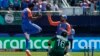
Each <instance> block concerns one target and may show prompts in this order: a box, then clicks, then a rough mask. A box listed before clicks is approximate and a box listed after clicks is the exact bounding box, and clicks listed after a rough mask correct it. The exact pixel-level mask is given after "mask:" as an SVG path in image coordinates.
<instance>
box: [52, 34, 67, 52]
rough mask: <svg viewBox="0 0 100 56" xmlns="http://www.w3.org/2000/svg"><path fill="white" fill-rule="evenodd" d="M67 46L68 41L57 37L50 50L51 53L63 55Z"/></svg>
mask: <svg viewBox="0 0 100 56" xmlns="http://www.w3.org/2000/svg"><path fill="white" fill-rule="evenodd" d="M67 44H68V41H67V39H66V38H63V37H62V36H59V35H58V36H57V37H56V39H55V44H54V47H53V48H52V49H53V51H55V52H57V53H62V54H63V53H64V49H65V46H66V45H67Z"/></svg>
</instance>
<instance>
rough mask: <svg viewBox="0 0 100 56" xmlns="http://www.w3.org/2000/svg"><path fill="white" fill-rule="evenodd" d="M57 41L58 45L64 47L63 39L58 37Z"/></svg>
mask: <svg viewBox="0 0 100 56" xmlns="http://www.w3.org/2000/svg"><path fill="white" fill-rule="evenodd" d="M57 41H58V46H60V47H62V48H64V47H65V41H62V40H60V39H58V40H57Z"/></svg>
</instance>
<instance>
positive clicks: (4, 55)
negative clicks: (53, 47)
mask: <svg viewBox="0 0 100 56" xmlns="http://www.w3.org/2000/svg"><path fill="white" fill-rule="evenodd" d="M0 56H26V55H25V52H0ZM32 56H47V52H32ZM70 56H84V53H83V52H72V53H70ZM94 56H100V52H95V53H94Z"/></svg>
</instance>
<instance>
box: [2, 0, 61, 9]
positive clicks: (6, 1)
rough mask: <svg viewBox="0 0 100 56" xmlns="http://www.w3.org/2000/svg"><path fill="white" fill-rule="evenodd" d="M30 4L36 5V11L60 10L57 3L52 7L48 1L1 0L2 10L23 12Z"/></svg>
mask: <svg viewBox="0 0 100 56" xmlns="http://www.w3.org/2000/svg"><path fill="white" fill-rule="evenodd" d="M29 3H34V5H35V6H34V8H33V10H34V11H38V10H41V11H46V10H51V9H52V10H58V9H59V8H58V6H57V5H56V4H55V2H53V4H51V5H50V3H49V1H48V0H0V10H9V9H11V10H23V9H24V8H26V7H27V6H28V4H29Z"/></svg>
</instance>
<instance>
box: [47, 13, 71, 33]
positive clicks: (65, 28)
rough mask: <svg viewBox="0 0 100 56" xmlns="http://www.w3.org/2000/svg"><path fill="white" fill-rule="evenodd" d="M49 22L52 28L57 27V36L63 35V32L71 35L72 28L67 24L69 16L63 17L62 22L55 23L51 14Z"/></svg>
mask: <svg viewBox="0 0 100 56" xmlns="http://www.w3.org/2000/svg"><path fill="white" fill-rule="evenodd" d="M47 16H48V21H49V23H50V25H51V26H57V31H56V35H61V33H62V31H66V32H67V34H68V35H70V33H71V26H70V24H69V23H68V22H67V16H66V15H62V16H61V19H60V21H53V20H52V18H51V14H50V13H48V15H47Z"/></svg>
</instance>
